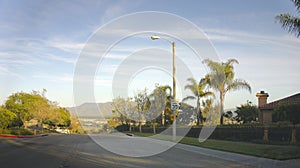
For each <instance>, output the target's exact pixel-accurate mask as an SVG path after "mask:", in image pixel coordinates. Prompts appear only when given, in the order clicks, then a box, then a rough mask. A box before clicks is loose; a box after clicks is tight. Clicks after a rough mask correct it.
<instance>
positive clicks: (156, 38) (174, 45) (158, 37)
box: [151, 36, 176, 142]
mask: <svg viewBox="0 0 300 168" xmlns="http://www.w3.org/2000/svg"><path fill="white" fill-rule="evenodd" d="M151 39H152V40H158V39H163V40H166V41H168V42H169V43H171V44H172V52H173V99H174V101H176V43H175V42H172V41H170V40H168V39H166V38H161V37H160V36H151ZM173 115H174V120H173V141H174V142H175V141H176V110H173Z"/></svg>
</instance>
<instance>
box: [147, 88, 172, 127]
mask: <svg viewBox="0 0 300 168" xmlns="http://www.w3.org/2000/svg"><path fill="white" fill-rule="evenodd" d="M155 92H156V93H162V94H163V97H165V98H166V100H165V101H166V102H165V105H166V107H165V108H164V109H163V110H162V112H161V125H162V126H164V125H165V121H166V118H165V116H166V114H167V113H170V112H171V97H172V96H171V93H172V88H171V86H169V85H164V86H159V85H158V84H157V86H156V88H155V90H154V91H153V93H152V94H151V95H150V97H152V98H154V97H155Z"/></svg>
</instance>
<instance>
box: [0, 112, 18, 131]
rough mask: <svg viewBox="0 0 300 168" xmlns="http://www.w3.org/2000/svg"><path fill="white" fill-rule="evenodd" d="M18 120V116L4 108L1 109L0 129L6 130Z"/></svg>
mask: <svg viewBox="0 0 300 168" xmlns="http://www.w3.org/2000/svg"><path fill="white" fill-rule="evenodd" d="M16 119H17V115H16V114H15V113H13V112H11V111H9V110H7V109H5V108H3V107H0V128H1V129H5V128H8V127H9V126H13V124H14V121H15V120H16Z"/></svg>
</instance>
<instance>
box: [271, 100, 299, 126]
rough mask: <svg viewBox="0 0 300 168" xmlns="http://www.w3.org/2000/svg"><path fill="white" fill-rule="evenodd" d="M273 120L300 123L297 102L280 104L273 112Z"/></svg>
mask: <svg viewBox="0 0 300 168" xmlns="http://www.w3.org/2000/svg"><path fill="white" fill-rule="evenodd" d="M272 119H273V121H274V122H278V121H289V122H292V123H293V124H299V123H300V105H299V104H280V105H278V106H277V107H276V108H275V109H274V112H273V116H272Z"/></svg>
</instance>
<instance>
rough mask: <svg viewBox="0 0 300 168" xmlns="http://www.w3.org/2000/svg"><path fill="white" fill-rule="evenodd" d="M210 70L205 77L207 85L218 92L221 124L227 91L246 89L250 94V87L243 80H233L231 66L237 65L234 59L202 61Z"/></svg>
mask: <svg viewBox="0 0 300 168" xmlns="http://www.w3.org/2000/svg"><path fill="white" fill-rule="evenodd" d="M203 63H205V64H207V66H208V67H209V69H210V71H211V72H210V73H209V74H208V75H207V76H206V78H207V80H208V83H209V85H210V86H211V87H212V88H214V89H216V90H218V91H219V94H220V95H219V96H220V103H221V104H220V124H221V125H222V124H223V114H224V102H225V95H226V93H228V92H229V91H235V90H239V89H246V90H248V91H249V92H250V93H251V87H250V85H249V84H248V83H247V82H246V81H245V80H243V79H235V78H234V75H235V73H234V67H233V64H234V63H237V64H238V61H237V60H236V59H229V60H228V61H227V62H221V63H219V62H215V61H212V60H209V59H206V60H204V61H203Z"/></svg>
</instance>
